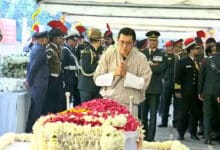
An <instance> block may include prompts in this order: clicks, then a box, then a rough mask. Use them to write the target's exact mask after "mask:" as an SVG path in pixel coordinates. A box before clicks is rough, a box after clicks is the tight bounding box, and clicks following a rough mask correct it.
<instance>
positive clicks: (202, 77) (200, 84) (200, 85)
mask: <svg viewBox="0 0 220 150" xmlns="http://www.w3.org/2000/svg"><path fill="white" fill-rule="evenodd" d="M205 71H206V62H204V63H203V64H202V66H201V69H200V74H199V82H198V93H199V94H202V93H203V87H204V82H205Z"/></svg>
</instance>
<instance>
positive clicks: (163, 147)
mask: <svg viewBox="0 0 220 150" xmlns="http://www.w3.org/2000/svg"><path fill="white" fill-rule="evenodd" d="M143 148H150V149H153V150H189V148H188V147H187V146H185V145H183V144H181V143H180V142H179V141H165V142H147V141H144V142H143Z"/></svg>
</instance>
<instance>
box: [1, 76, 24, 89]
mask: <svg viewBox="0 0 220 150" xmlns="http://www.w3.org/2000/svg"><path fill="white" fill-rule="evenodd" d="M23 91H25V86H24V79H15V78H0V92H23Z"/></svg>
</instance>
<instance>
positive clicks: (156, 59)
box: [153, 56, 163, 62]
mask: <svg viewBox="0 0 220 150" xmlns="http://www.w3.org/2000/svg"><path fill="white" fill-rule="evenodd" d="M153 61H160V62H161V61H163V57H162V56H153Z"/></svg>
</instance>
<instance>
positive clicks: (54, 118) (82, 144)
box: [32, 99, 140, 150]
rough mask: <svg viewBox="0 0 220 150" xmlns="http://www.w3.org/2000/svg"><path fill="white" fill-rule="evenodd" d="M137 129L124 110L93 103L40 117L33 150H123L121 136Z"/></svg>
mask: <svg viewBox="0 0 220 150" xmlns="http://www.w3.org/2000/svg"><path fill="white" fill-rule="evenodd" d="M139 127H140V123H139V122H138V120H137V119H136V118H134V117H133V116H132V115H131V113H130V112H129V111H128V110H127V108H126V107H125V106H123V105H120V104H119V103H117V102H115V101H113V100H109V99H95V100H92V101H89V102H86V103H83V104H82V105H79V106H77V107H75V108H73V109H70V110H67V111H64V112H61V113H57V114H50V115H48V116H44V117H41V118H40V119H39V120H38V121H37V122H36V123H35V125H34V127H33V132H34V135H33V140H32V149H33V150H39V149H45V150H50V149H53V150H56V149H57V150H58V149H61V148H62V149H65V150H72V149H78V150H87V149H88V150H91V149H94V150H124V149H125V140H126V137H125V134H124V132H126V131H136V130H137V129H138V128H139Z"/></svg>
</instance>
